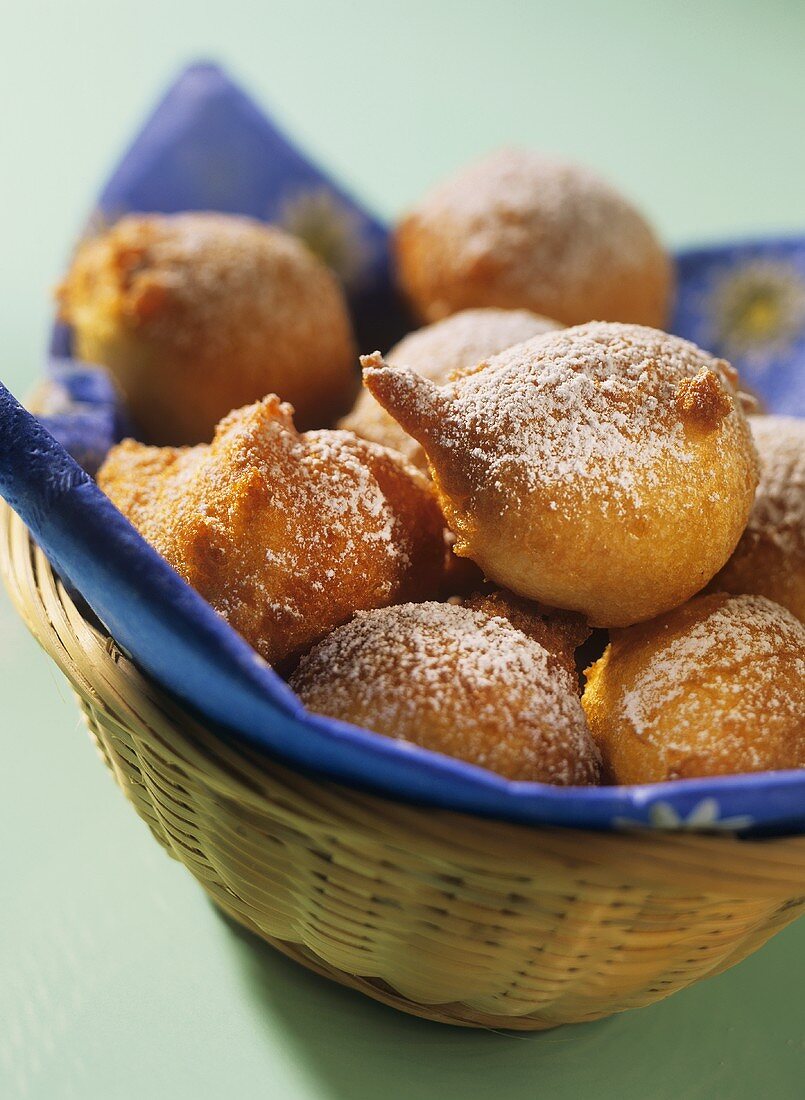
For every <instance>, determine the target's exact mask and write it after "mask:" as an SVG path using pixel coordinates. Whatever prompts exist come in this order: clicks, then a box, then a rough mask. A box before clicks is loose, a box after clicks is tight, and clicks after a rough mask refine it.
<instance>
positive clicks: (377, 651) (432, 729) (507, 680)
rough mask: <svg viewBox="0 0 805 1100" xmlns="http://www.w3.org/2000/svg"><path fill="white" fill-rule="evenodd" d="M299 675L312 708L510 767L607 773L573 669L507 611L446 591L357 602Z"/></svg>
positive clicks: (572, 776) (572, 778)
mask: <svg viewBox="0 0 805 1100" xmlns="http://www.w3.org/2000/svg"><path fill="white" fill-rule="evenodd" d="M290 682H291V686H292V687H293V688H294V690H295V691H297V692H298V693H299V695H300V697H301V699H302V701H303V703H304V704H305V706H307V707H308V708H309V709H310V710H312V711H316V712H317V713H320V714H327V715H330V716H331V717H333V718H339V719H341V720H342V721H345V722H351V723H353V724H355V725H358V726H363V727H365V728H367V729H371V730H375V731H376V732H377V733H382V734H385V735H386V736H387V737H394V738H398V739H401V740H405V741H411V742H414V743H415V744H417V745H421V746H422V747H423V748H427V749H431V750H433V751H435V752H439V753H444V754H446V755H448V756H455V757H458V758H459V759H461V760H466V761H468V762H470V763H472V764H477V765H479V766H481V767H483V768H488V769H490V770H491V771H495V772H498V773H499V774H500V775H503V776H506V777H507V778H509V779H518V780H533V781H538V782H543V783H556V784H560V785H565V786H566V785H575V784H586V783H595V782H597V780H598V771H599V758H598V752H597V750H596V748H595V746H594V744H593V742H592V739H591V738H590V734H589V730H588V729H587V725H586V722H585V719H584V714H583V711H582V709H581V705H580V702H579V699H578V696H577V694H576V691H575V677H574V676H573V675H571V674H570V673H568V672H567V670H566V669H565V668H564V667H563V666H562V664H561V662H558V661H556V660H555V659H554V658H553V657H552V655H551V654H550V653H549V652H548V650H546V649H545V648H544V647H543V646H542V645H541V644H540V643H539V642H538V641H536V640H535V639H534V638H532V637H530V636H528V635H527V634H524V633H523V632H521V631H520V630H518V629H517V628H516V627H515V626H514V625H513V624H512V622H511V621H510V620H509V619H508V618H507V617H504V616H499V615H495V614H493V613H491V612H487V611H482V610H480V609H473V608H470V607H461V606H456V605H453V604H441V603H423V604H404V605H402V606H397V607H390V608H384V609H382V610H379V611H370V612H366V613H364V614H359V615H357V616H356V617H355V618H354V619H353V620H352V621H351V622H349V623H347V624H346V626H342V627H340V628H339V629H338V630H336V631H334V632H333V633H332V634H330V635H329V636H328V637H327V638H325V639H324V641H322V642H320V643H319V644H318V645H317V646H316V647H315V648H314V649H313V650H312V651H311V653H310V654H308V656H307V657H304V658H303V659H302V661H301V662H300V664H299V667H298V668H297V670H296V672H295V673H294V674H293V676H292V677H291V681H290Z"/></svg>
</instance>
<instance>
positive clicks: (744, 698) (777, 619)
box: [621, 596, 805, 769]
mask: <svg viewBox="0 0 805 1100" xmlns="http://www.w3.org/2000/svg"><path fill="white" fill-rule="evenodd" d="M705 600H706V601H708V602H709V606H710V607H711V608H712V610H710V612H709V613H708V614H707V615H705V616H704V617H703V618H701V619H700V620H699V621H696V622H694V623H693V624H692V625H691V626H689V627H688V628H687V629H685V630H682V631H681V632H680V631H672V633H671V636H670V637H669V640H668V642H667V643H666V644H664V645H662V646H661V647H660V648H659V649H658V650H657V651H656V652H654V653H653V654H652V656H651V659H650V661H647V662H646V666H645V668H644V669H643V671H642V672H641V673H640V674H639V675H638V676H637V677H636V678H635V680H634V682H633V683H632V686H631V689H630V690H629V691H628V692H626V693H625V694H624V696H623V698H622V702H621V713H622V716H623V719H624V720H625V721H626V722H628V724H629V725H630V726H631V728H632V730H633V731H634V733H635V734H636V736H637V737H638V738H640V739H641V740H643V741H645V742H647V743H650V744H653V745H655V746H656V747H657V748H658V749H660V750H661V751H662V753H663V754H672V753H679V754H681V755H683V756H684V755H685V754H689V753H690V752H691V751H694V752H695V751H699V752H702V753H709V754H713V753H715V754H716V755H718V756H723V757H729V756H730V755H734V754H735V753H736V752H737V751H740V754H741V758H742V760H743V762H744V764H745V766H746V765H748V766H750V767H752V768H754V769H760V768H763V767H764V766H767V765H766V757H765V755H764V749H765V747H766V746H765V745H764V741H763V737H762V731H763V730H764V728H767V727H768V723H769V716H770V715H772V716H773V718H774V721H776V722H782V723H790V724H791V727H790V728H792V729H793V728H794V726H795V725H796V723H797V722H799V723H805V713H803V706H805V696H804V695H803V691H802V690H800V691H799V693H798V694H797V693H796V692H795V693H793V694H792V693H790V687H791V684H792V683H794V684H796V683H797V681H798V682H799V685H800V689H801V687H802V685H803V683H805V627H803V626H802V624H801V623H799V622H798V621H797V619H795V618H794V616H793V615H791V614H790V613H789V612H788V611H786V610H784V609H783V608H781V607H779V606H778V605H777V604H774V603H772V602H771V601H770V600H767V599H766V598H765V597H763V596H732V597H719V596H714V597H706V598H705ZM783 654H785V655H786V657H785V660H786V661H790V662H791V668H790V671H787V674H786V675H785V676H781V664H780V660H781V655H783ZM703 670H706V673H704V674H703ZM703 675H706V677H707V689H706V690H704V691H702V690H699V689H700V688H701V686H702V682H703ZM669 712H670V713H672V714H673V725H672V727H671V729H670V730H669V722H668V718H667V715H668V713H669ZM800 728H801V727H800ZM730 731H736V732H735V733H734V734H732V735H731V734H730ZM747 733H750V734H752V733H753V735H754V737H753V739H749V738H747V736H746V734H747ZM675 735H676V736H675ZM736 738H737V739H738V742H736V740H735V739H736Z"/></svg>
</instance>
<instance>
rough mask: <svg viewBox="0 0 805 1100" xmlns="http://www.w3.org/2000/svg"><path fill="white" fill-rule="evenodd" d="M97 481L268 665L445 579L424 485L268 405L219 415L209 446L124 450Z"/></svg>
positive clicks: (360, 446)
mask: <svg viewBox="0 0 805 1100" xmlns="http://www.w3.org/2000/svg"><path fill="white" fill-rule="evenodd" d="M99 483H100V484H101V487H102V488H104V489H105V491H106V492H108V493H109V495H110V497H111V498H112V500H113V501H114V502H115V503H116V504H118V506H119V507H120V508H121V509H122V510H123V511H124V513H125V514H127V515H128V516H129V518H130V519H131V520H132V522H134V524H135V526H137V527H138V528H139V529H140V531H141V532H142V534H143V535H144V536H145V537H146V538H147V539H148V540H149V541H150V542H151V543H152V544H153V545H154V546H155V547H156V549H157V550H158V551H159V552H160V553H162V554H163V556H164V557H165V558H166V559H167V560H168V561H169V562H170V563H171V564H172V565H173V566H174V568H176V569H177V570H178V571H179V572H180V573H181V574H182V575H183V576H184V577H185V579H186V580H188V582H189V583H190V584H192V585H194V587H196V588H198V589H199V591H201V592H202V594H203V595H205V596H206V597H207V598H208V599H209V600H210V602H211V603H212V604H213V606H214V607H215V608H216V609H217V610H218V611H219V612H220V613H221V614H222V615H224V616H225V617H226V618H227V619H229V621H230V622H231V623H232V625H233V626H235V627H236V629H238V630H240V632H241V633H242V634H243V635H244V636H245V637H247V638H248V639H249V640H250V641H252V643H253V644H254V645H255V646H256V648H258V650H259V651H260V652H261V653H262V654H263V656H266V657H267V659H269V660H271V659H274V658H276V657H277V655H278V653H279V654H281V655H286V654H287V653H289V652H292V651H293V650H295V649H297V648H299V647H300V646H302V645H304V644H310V643H311V642H312V641H314V640H315V639H316V638H318V637H320V636H321V635H322V634H323V633H325V632H326V631H327V630H328V629H331V628H332V627H333V626H335V625H337V624H338V623H339V622H343V621H344V620H345V619H346V618H348V617H349V616H350V615H351V614H352V613H353V612H354V611H355V610H356V609H357V608H367V607H375V606H379V605H381V604H383V603H388V602H391V601H392V600H393V599H395V598H400V597H403V598H405V597H406V596H407V595H409V594H410V593H411V592H412V591H415V592H421V593H422V594H423V595H429V594H431V593H432V592H433V591H434V590H435V588H436V587H437V585H438V582H439V581H440V579H441V569H442V561H443V553H444V548H443V536H442V518H441V514H440V512H439V509H438V506H437V505H436V502H435V500H434V499H433V495H432V489H431V486H430V484H429V483H428V482H427V480H426V479H425V478H424V477H423V476H422V475H420V474H418V473H417V472H416V471H414V470H412V469H410V468H407V467H405V466H404V465H402V464H401V461H400V460H398V459H396V458H395V456H393V455H392V454H391V453H390V452H386V451H384V450H383V449H382V448H379V447H375V446H373V445H372V444H369V443H365V442H364V441H362V440H358V439H356V438H355V437H354V436H353V435H351V434H350V433H347V432H331V431H316V432H308V433H306V434H304V435H300V434H298V433H297V432H296V431H295V430H294V428H293V424H292V422H291V420H290V408H289V406H287V405H281V404H280V403H279V402H278V400H277V398H275V397H271V398H267V399H266V400H265V401H263V402H260V403H258V404H257V405H254V406H250V407H249V408H246V409H242V410H238V411H237V412H235V413H233V414H231V415H230V416H229V417H227V418H226V419H225V420H224V421H222V422H221V424H220V425H219V427H218V430H217V432H216V436H215V440H214V442H213V444H212V445H211V446H199V447H194V448H189V449H184V450H173V449H170V448H164V449H159V448H145V447H142V446H140V445H139V444H135V443H131V442H129V443H127V444H124V445H122V446H121V447H119V448H116V449H115V450H114V451H113V452H112V453H111V455H110V459H109V460H108V461H107V464H106V465H105V467H104V468H103V469H102V471H101V473H100V475H99ZM132 487H133V488H132Z"/></svg>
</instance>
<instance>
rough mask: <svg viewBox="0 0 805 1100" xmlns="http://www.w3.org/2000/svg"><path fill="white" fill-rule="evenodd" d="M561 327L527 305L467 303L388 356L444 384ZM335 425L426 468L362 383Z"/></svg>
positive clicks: (408, 439) (420, 453) (408, 338)
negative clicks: (508, 306)
mask: <svg viewBox="0 0 805 1100" xmlns="http://www.w3.org/2000/svg"><path fill="white" fill-rule="evenodd" d="M559 327H560V326H559V325H557V323H556V322H555V321H550V320H548V318H547V317H539V316H537V314H536V313H530V312H529V311H528V310H527V309H467V310H463V311H462V312H461V313H456V314H454V315H453V316H452V317H448V318H446V319H445V320H444V321H437V322H436V324H433V325H426V326H425V328H421V329H418V330H417V331H416V332H412V333H410V334H409V335H408V336H406V337H404V339H402V340H400V342H399V343H398V344H395V346H394V347H393V348H392V349H391V351H389V353H388V355H387V356H386V359H387V361H388V362H389V363H392V364H399V365H400V366H403V367H410V368H411V370H415V371H416V372H417V374H421V375H422V376H423V377H424V378H429V379H430V380H431V382H435V383H436V385H437V386H443V385H444V384H445V382H447V381H449V379H450V378H451V376H452V375H453V374H455V373H456V372H458V371H463V370H466V369H467V368H468V367H474V366H476V365H477V364H478V363H480V362H481V361H482V360H484V359H486V358H488V357H489V356H490V355H497V354H498V353H499V352H501V351H505V349H506V348H510V347H511V346H512V345H513V344H520V343H522V342H523V340H529V339H530V338H531V337H532V336H539V335H540V334H541V333H543V332H551V331H552V330H553V329H557V328H559ZM339 426H340V427H342V428H346V429H348V430H349V431H352V432H355V434H356V435H359V436H361V438H362V439H371V440H372V442H374V443H382V444H383V446H384V447H391V448H393V450H395V451H399V452H400V454H403V455H405V457H406V458H407V459H408V461H409V462H412V463H413V464H414V465H415V466H418V467H419V468H420V469H421V470H424V471H427V469H428V460H427V458H426V457H425V452H424V451H423V450H422V448H421V447H420V445H419V444H418V443H417V442H416V440H414V439H412V438H411V436H410V435H408V433H407V432H404V431H403V429H402V428H401V427H400V425H399V424H398V423H397V421H396V420H395V419H394V417H393V416H390V415H389V414H388V413H387V412H386V410H385V409H384V408H383V407H382V405H378V403H377V401H375V399H374V397H372V395H371V394H370V393H369V391H368V390H366V389H363V390H361V392H360V393H359V394H358V399H357V401H356V402H355V406H354V408H353V409H352V411H351V412H350V413H348V414H347V415H346V416H345V417H344V419H343V420H342V421H341V422H340V425H339Z"/></svg>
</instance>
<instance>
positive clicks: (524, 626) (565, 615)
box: [462, 590, 592, 678]
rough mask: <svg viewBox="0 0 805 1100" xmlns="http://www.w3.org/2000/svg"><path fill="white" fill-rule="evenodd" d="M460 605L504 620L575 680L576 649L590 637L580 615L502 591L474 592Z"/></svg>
mask: <svg viewBox="0 0 805 1100" xmlns="http://www.w3.org/2000/svg"><path fill="white" fill-rule="evenodd" d="M462 603H463V606H464V607H469V608H470V609H471V610H473V611H483V612H484V613H485V614H487V615H494V616H496V617H497V618H500V619H507V620H508V621H509V622H510V623H511V624H512V626H513V627H515V628H516V629H517V630H520V631H521V632H522V633H523V634H527V635H528V637H529V638H532V639H533V640H534V641H535V642H539V644H540V645H541V646H542V647H543V649H546V650H547V651H548V653H550V654H551V655H552V656H553V657H554V658H555V659H556V660H557V661H558V662H559V663H560V664H561V665H562V667H563V668H564V669H565V670H566V671H567V672H568V673H569V674H570V675H571V676H572V677H574V678H575V676H576V661H575V654H576V650H577V649H578V648H579V646H581V645H582V644H583V643H584V642H585V641H586V640H587V639H588V638H589V637H590V635H591V634H592V631H591V630H590V628H589V626H588V625H587V623H586V622H585V621H584V619H583V618H582V617H581V615H574V614H573V613H572V612H569V611H556V610H555V609H553V608H550V607H540V605H539V604H535V603H532V602H531V601H530V600H523V599H521V598H520V597H519V596H515V595H514V593H513V592H504V591H501V590H497V591H492V592H476V593H474V594H473V595H471V596H469V597H467V598H466V599H465V600H463V601H462Z"/></svg>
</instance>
